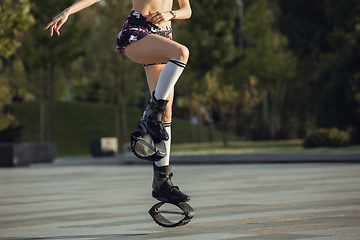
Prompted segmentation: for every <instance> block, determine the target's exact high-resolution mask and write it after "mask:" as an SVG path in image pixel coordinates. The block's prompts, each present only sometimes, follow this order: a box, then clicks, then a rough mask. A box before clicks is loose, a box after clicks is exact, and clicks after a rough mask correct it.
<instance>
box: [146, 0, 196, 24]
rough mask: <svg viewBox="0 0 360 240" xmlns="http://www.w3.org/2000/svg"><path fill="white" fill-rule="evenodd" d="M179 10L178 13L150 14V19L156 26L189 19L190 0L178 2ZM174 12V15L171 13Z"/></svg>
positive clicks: (179, 0)
mask: <svg viewBox="0 0 360 240" xmlns="http://www.w3.org/2000/svg"><path fill="white" fill-rule="evenodd" d="M178 2H179V7H180V8H179V9H178V10H176V11H169V12H164V13H161V12H159V11H157V12H149V13H150V15H149V17H148V19H149V20H150V21H151V22H152V23H154V24H160V23H162V22H166V21H170V20H172V19H188V18H190V17H191V13H192V11H191V7H190V2H189V0H178ZM171 12H172V13H171Z"/></svg>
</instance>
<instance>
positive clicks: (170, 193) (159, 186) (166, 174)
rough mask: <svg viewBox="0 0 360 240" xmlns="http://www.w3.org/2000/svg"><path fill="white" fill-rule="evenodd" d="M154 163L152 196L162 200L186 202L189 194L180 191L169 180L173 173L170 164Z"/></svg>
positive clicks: (188, 199)
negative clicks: (161, 165) (163, 165)
mask: <svg viewBox="0 0 360 240" xmlns="http://www.w3.org/2000/svg"><path fill="white" fill-rule="evenodd" d="M153 165H154V179H153V184H152V188H153V192H152V196H153V197H154V198H156V199H157V200H159V201H162V202H171V203H179V202H188V201H190V196H188V195H186V194H185V193H182V192H181V191H180V189H179V187H178V186H174V184H173V183H172V181H171V177H172V176H173V174H172V173H171V165H169V166H165V167H157V166H156V165H155V164H153Z"/></svg>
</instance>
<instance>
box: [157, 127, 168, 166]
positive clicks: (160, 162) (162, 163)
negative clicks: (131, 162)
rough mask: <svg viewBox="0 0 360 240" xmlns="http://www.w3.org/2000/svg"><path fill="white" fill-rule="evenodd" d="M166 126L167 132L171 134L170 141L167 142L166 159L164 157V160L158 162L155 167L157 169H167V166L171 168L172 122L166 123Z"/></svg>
mask: <svg viewBox="0 0 360 240" xmlns="http://www.w3.org/2000/svg"><path fill="white" fill-rule="evenodd" d="M164 126H165V130H166V131H167V132H168V134H169V140H167V141H165V146H166V157H164V158H163V159H161V160H160V161H158V162H155V165H156V166H157V167H165V166H169V164H170V146H171V122H165V123H164Z"/></svg>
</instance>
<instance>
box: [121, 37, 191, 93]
mask: <svg viewBox="0 0 360 240" xmlns="http://www.w3.org/2000/svg"><path fill="white" fill-rule="evenodd" d="M125 53H126V55H127V57H128V58H129V59H130V60H132V61H134V62H137V63H141V64H149V63H159V62H162V63H167V64H166V65H165V67H164V68H163V70H162V71H161V74H160V76H159V79H158V83H159V84H158V85H157V87H156V89H155V98H156V99H166V98H167V97H168V95H169V94H170V92H171V91H172V89H173V87H174V86H175V84H176V82H177V80H178V79H179V77H180V75H181V73H182V71H183V70H184V68H185V66H186V63H187V61H188V58H189V50H188V49H187V48H186V47H185V46H184V45H181V44H179V43H177V42H174V41H172V40H169V39H167V38H164V37H161V36H157V35H154V34H150V35H148V36H146V37H144V38H143V39H141V40H139V41H136V42H133V43H131V44H130V45H128V46H127V47H126V48H125Z"/></svg>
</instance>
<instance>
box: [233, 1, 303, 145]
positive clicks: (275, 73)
mask: <svg viewBox="0 0 360 240" xmlns="http://www.w3.org/2000/svg"><path fill="white" fill-rule="evenodd" d="M243 24H244V27H245V28H246V30H244V37H245V39H246V42H247V45H246V48H244V49H241V50H240V54H239V61H238V64H237V65H236V66H235V68H233V69H232V71H230V72H229V73H231V74H232V75H233V76H234V77H233V80H232V82H234V83H237V84H236V85H235V86H236V87H237V89H241V88H242V86H243V84H244V81H248V79H249V77H250V76H254V77H255V78H256V79H258V80H259V84H258V88H259V90H260V91H266V92H267V95H266V96H265V97H264V98H263V101H262V104H261V105H262V106H261V110H260V109H259V110H260V112H261V114H259V116H262V117H261V118H257V119H254V120H253V121H254V123H255V124H256V125H258V126H260V125H262V124H265V126H266V128H267V129H268V130H269V133H270V137H271V138H276V136H277V134H278V133H279V131H280V130H281V128H282V120H283V119H282V118H283V107H284V102H285V98H286V93H287V90H288V86H289V84H290V82H289V81H290V80H292V79H293V78H294V77H295V66H296V59H295V58H294V56H293V55H292V53H291V52H290V51H288V50H287V43H288V42H287V38H286V37H285V36H284V35H282V34H280V33H279V32H278V31H276V30H274V24H275V17H274V14H273V12H272V11H271V9H269V7H268V2H267V1H266V0H259V1H257V2H255V3H253V4H252V5H251V6H250V7H249V8H248V9H247V10H246V11H245V15H244V21H243ZM236 77H237V78H238V79H240V81H236V80H235V79H234V78H236ZM259 110H258V111H259Z"/></svg>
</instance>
